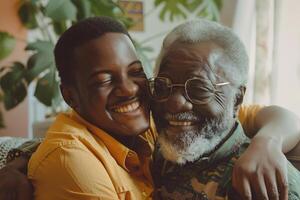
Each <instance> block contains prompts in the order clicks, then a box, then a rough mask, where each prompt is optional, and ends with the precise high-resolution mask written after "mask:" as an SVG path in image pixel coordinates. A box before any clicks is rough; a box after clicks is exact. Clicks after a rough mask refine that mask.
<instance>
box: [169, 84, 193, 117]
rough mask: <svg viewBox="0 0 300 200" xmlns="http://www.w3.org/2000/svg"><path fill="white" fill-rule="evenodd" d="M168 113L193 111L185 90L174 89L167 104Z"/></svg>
mask: <svg viewBox="0 0 300 200" xmlns="http://www.w3.org/2000/svg"><path fill="white" fill-rule="evenodd" d="M165 107H166V111H168V112H170V113H179V112H187V111H191V110H192V109H193V104H192V103H191V102H190V101H188V100H187V99H186V97H185V95H184V88H173V91H172V93H171V94H170V96H169V98H168V100H167V101H166V102H165Z"/></svg>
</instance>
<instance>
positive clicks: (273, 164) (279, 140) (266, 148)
mask: <svg viewBox="0 0 300 200" xmlns="http://www.w3.org/2000/svg"><path fill="white" fill-rule="evenodd" d="M239 119H240V121H241V123H242V125H243V128H244V129H245V132H246V134H247V135H248V136H249V137H251V138H252V141H251V144H250V145H249V147H248V149H247V150H246V151H245V152H244V154H243V155H242V156H241V157H240V158H239V159H238V160H237V162H236V164H235V166H234V169H233V177H232V179H233V187H234V188H235V189H236V190H237V192H238V193H240V194H241V196H243V199H252V198H254V199H287V195H288V188H287V185H288V180H287V160H286V157H285V155H284V154H283V152H288V151H289V150H291V149H293V148H294V147H295V145H297V143H298V142H299V140H300V120H299V118H298V117H297V116H296V115H295V114H293V113H292V112H290V111H288V110H286V109H284V108H281V107H278V106H268V107H261V106H249V107H244V106H243V107H241V109H240V112H239ZM298 146H300V144H298ZM298 146H297V147H296V148H299V147H298ZM296 153H297V152H296ZM298 153H299V151H298ZM293 156H294V157H298V158H299V157H300V155H299V154H298V155H297V154H295V153H294V154H293ZM279 191H280V192H279Z"/></svg>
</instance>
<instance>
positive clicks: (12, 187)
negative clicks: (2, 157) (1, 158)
mask: <svg viewBox="0 0 300 200" xmlns="http://www.w3.org/2000/svg"><path fill="white" fill-rule="evenodd" d="M27 164H28V159H27V158H25V157H19V158H16V159H15V160H14V161H11V162H10V163H8V164H7V165H6V166H5V167H4V168H2V169H1V170H0V200H32V199H33V187H32V185H31V183H30V182H29V180H28V179H27V176H26V171H27V170H26V169H27Z"/></svg>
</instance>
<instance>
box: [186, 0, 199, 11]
mask: <svg viewBox="0 0 300 200" xmlns="http://www.w3.org/2000/svg"><path fill="white" fill-rule="evenodd" d="M202 3H203V0H194V1H192V2H190V3H189V4H187V5H186V7H187V9H188V10H189V11H190V12H194V11H195V10H196V9H197V8H198V7H199V6H201V5H202Z"/></svg>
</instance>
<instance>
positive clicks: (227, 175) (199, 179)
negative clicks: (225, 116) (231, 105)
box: [153, 123, 300, 200]
mask: <svg viewBox="0 0 300 200" xmlns="http://www.w3.org/2000/svg"><path fill="white" fill-rule="evenodd" d="M249 143H250V140H249V139H248V138H247V137H246V136H245V134H244V131H243V129H242V127H241V125H240V123H236V127H235V128H234V129H233V131H232V133H231V134H230V136H229V137H228V138H227V139H226V141H225V142H223V144H221V146H220V147H219V148H217V150H215V151H214V152H213V153H212V154H210V155H209V156H207V157H202V158H200V159H198V160H197V161H195V162H193V163H187V164H185V165H183V166H179V165H176V164H173V163H171V162H169V161H166V160H164V159H163V158H162V156H161V154H160V153H159V152H158V151H157V152H155V156H154V165H153V177H154V181H155V186H156V192H155V196H156V198H157V199H166V200H169V199H176V200H178V199H180V200H187V199H189V200H190V199H191V200H192V199H198V200H224V199H239V198H238V197H237V196H235V194H234V192H233V190H232V187H231V175H232V169H233V165H234V163H235V161H236V160H237V159H238V158H239V157H240V155H241V154H242V153H243V152H244V151H245V149H246V148H247V147H248V145H249ZM288 179H289V200H300V172H299V171H298V170H297V169H296V168H294V167H293V166H292V165H291V164H290V163H289V164H288Z"/></svg>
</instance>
